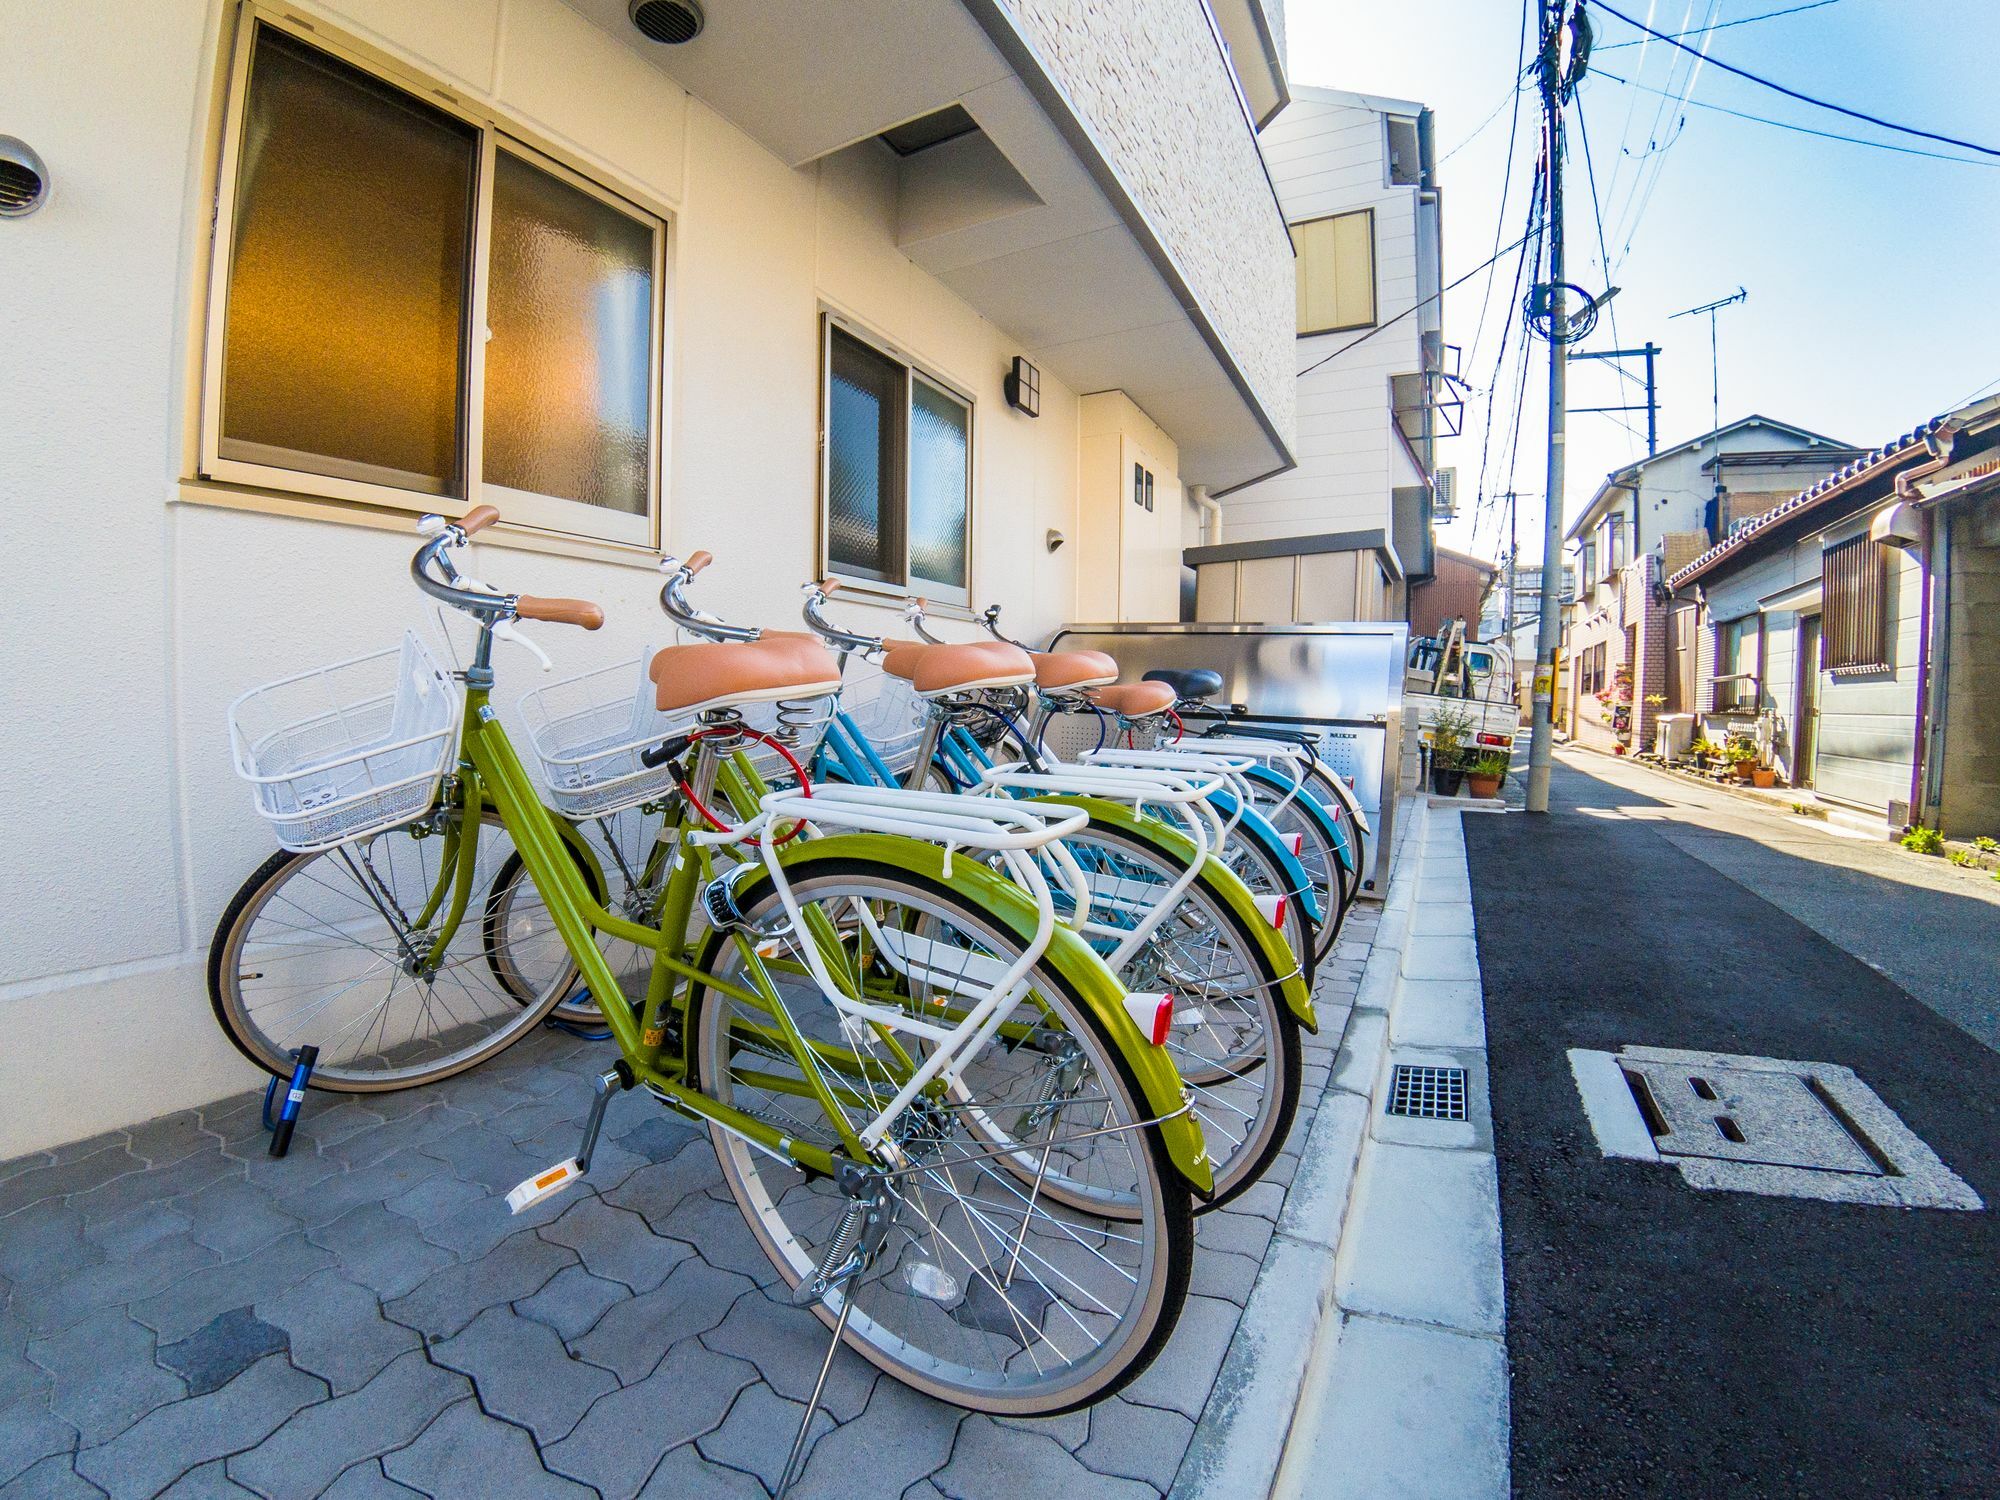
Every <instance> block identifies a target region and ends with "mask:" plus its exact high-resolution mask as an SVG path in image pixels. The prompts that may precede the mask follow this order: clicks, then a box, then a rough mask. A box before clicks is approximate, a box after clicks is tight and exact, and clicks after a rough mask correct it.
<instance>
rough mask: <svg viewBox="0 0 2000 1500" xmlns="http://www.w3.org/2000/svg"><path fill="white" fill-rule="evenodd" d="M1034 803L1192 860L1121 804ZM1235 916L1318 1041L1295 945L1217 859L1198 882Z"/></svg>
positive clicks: (1159, 828)
mask: <svg viewBox="0 0 2000 1500" xmlns="http://www.w3.org/2000/svg"><path fill="white" fill-rule="evenodd" d="M1026 800H1028V801H1030V802H1059V803H1061V804H1063V805H1064V806H1065V807H1076V808H1081V809H1082V810H1083V811H1085V812H1087V813H1089V814H1090V821H1091V822H1093V823H1102V824H1104V825H1105V826H1106V827H1108V828H1115V829H1117V830H1118V831H1119V832H1120V833H1125V834H1130V835H1131V836H1132V837H1133V838H1136V839H1138V840H1139V841H1141V842H1142V843H1147V844H1151V845H1152V846H1153V847H1154V848H1156V849H1158V850H1159V851H1160V853H1161V854H1163V855H1164V856H1166V857H1167V858H1168V859H1170V860H1173V861H1174V862H1176V863H1178V864H1182V865H1185V864H1187V863H1188V862H1189V861H1190V860H1192V859H1193V858H1194V854H1195V845H1194V840H1193V839H1191V838H1189V837H1188V836H1187V835H1186V834H1184V833H1182V832H1181V831H1180V830H1179V829H1177V828H1175V827H1174V826H1173V825H1172V824H1170V823H1165V822H1162V821H1161V820H1160V819H1158V818H1151V817H1147V816H1146V815H1145V814H1144V813H1137V812H1134V811H1133V810H1132V809H1131V808H1130V807H1127V806H1126V805H1125V804H1124V803H1122V802H1108V801H1105V800H1104V799H1102V798H1099V797H1077V796H1071V795H1069V794H1067V793H1057V794H1052V795H1048V796H1039V797H1030V798H1028V799H1026ZM1196 878H1197V879H1198V880H1200V881H1201V883H1202V884H1203V885H1204V886H1205V887H1207V888H1208V890H1209V892H1210V894H1212V895H1214V896H1215V897H1216V898H1217V899H1218V900H1220V901H1221V902H1222V903H1223V904H1224V905H1225V906H1227V907H1228V908H1229V909H1230V910H1231V911H1233V912H1235V913H1236V915H1237V916H1239V917H1241V918H1242V919H1243V925H1244V926H1245V927H1247V928H1248V929H1249V930H1250V932H1251V933H1252V935H1253V936H1254V937H1255V938H1256V941H1257V946H1258V947H1259V948H1261V949H1262V950H1263V952H1264V956H1265V958H1266V959H1267V960H1269V961H1270V964H1271V966H1272V968H1273V969H1275V970H1276V971H1277V972H1278V973H1280V974H1283V975H1285V976H1286V978H1285V980H1284V981H1283V983H1282V985H1281V987H1280V993H1282V994H1283V996H1284V999H1285V1009H1287V1010H1289V1011H1290V1012H1291V1013H1292V1014H1293V1015H1294V1016H1296V1017H1298V1022H1299V1024H1300V1025H1301V1026H1303V1027H1305V1029H1306V1030H1307V1031H1309V1032H1311V1033H1312V1034H1313V1035H1314V1036H1318V1035H1319V1016H1318V1014H1317V1013H1316V1012H1315V1011H1314V1010H1313V1003H1312V991H1311V990H1309V989H1308V988H1307V987H1306V982H1305V979H1304V977H1303V976H1302V975H1301V974H1300V972H1299V960H1298V955H1297V954H1295V953H1293V952H1292V947H1291V944H1289V943H1287V942H1286V941H1285V939H1284V936H1283V935H1282V934H1281V933H1280V932H1279V931H1278V930H1277V929H1276V928H1275V927H1273V926H1272V925H1271V924H1270V923H1269V922H1267V921H1265V920H1264V918H1263V915H1262V914H1261V913H1260V912H1259V911H1258V910H1257V903H1256V901H1255V899H1254V898H1253V897H1252V896H1251V894H1250V888H1249V887H1248V886H1246V885H1245V884H1244V883H1243V882H1242V881H1241V880H1238V879H1237V878H1236V875H1235V872H1234V871H1232V870H1231V869H1230V868H1229V867H1228V866H1227V865H1225V864H1223V863H1222V861H1221V860H1219V859H1217V858H1216V857H1215V856H1214V855H1213V854H1211V855H1208V856H1206V857H1205V858H1204V859H1203V861H1202V867H1201V874H1200V875H1198V876H1197V877H1196Z"/></svg>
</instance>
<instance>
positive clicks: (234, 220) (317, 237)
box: [201, 15, 667, 546]
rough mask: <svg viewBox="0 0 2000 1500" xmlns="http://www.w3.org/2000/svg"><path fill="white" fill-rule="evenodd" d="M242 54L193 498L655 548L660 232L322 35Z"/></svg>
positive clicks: (614, 194) (259, 25) (271, 19)
mask: <svg viewBox="0 0 2000 1500" xmlns="http://www.w3.org/2000/svg"><path fill="white" fill-rule="evenodd" d="M239 46H240V50H239V51H238V53H237V54H236V56H235V58H234V59H233V61H232V73H231V76H232V78H235V79H238V80H240V83H239V84H238V85H237V87H238V90H239V92H237V93H236V95H235V96H234V97H233V98H232V100H231V104H230V109H229V112H228V116H227V118H228V120H229V122H230V129H231V131H232V132H233V134H232V136H231V137H230V139H229V140H228V141H227V142H226V143H225V144H226V146H227V148H228V150H229V151H231V152H233V158H232V161H231V165H230V166H229V167H228V169H227V170H228V179H227V181H226V182H225V184H224V188H225V190H224V191H223V192H222V193H221V194H220V195H219V201H218V202H217V204H216V212H217V218H216V224H217V241H216V262H217V263H216V265H215V267H214V278H213V285H214V288H215V296H214V299H213V301H212V302H211V304H210V308H209V316H210V321H209V326H208V329H207V338H208V344H207V352H208V356H209V363H208V365H207V367H206V371H205V384H204V388H203V423H202V449H201V472H202V475H203V477H205V478H211V479H222V480H226V481H228V482H231V483H247V484H252V485H257V486H260V487H266V488H270V489H276V490H281V491H298V492H303V493H307V494H313V495H319V496H324V497H329V498H332V499H335V500H339V501H361V502H365V503H366V504H369V505H375V506H382V505H387V506H404V507H406V508H408V509H411V510H425V511H428V510H449V509H451V508H452V507H449V506H441V505H439V504H437V499H438V497H445V498H448V499H451V500H456V501H462V502H464V503H465V504H467V505H472V504H478V503H481V502H491V503H493V504H495V505H497V506H498V507H499V508H500V510H501V513H502V515H503V516H504V518H505V519H506V520H507V521H509V522H510V523H513V524H516V525H521V526H532V527H537V528H541V529H545V530H551V531H561V532H570V533H575V534H578V535H583V536H589V537H593V538H596V539H599V540H605V541H614V542H620V543H626V544H632V545H638V546H650V545H652V544H653V542H654V541H655V540H656V539H657V508H658V487H659V485H658V474H659V470H660V444H661V430H662V423H661V418H660V411H659V391H660V385H661V380H660V361H661V357H662V356H661V350H662V344H663V330H662V326H661V324H662V317H661V308H662V305H663V299H662V295H661V280H662V274H663V266H664V251H665V247H666V235H667V225H666V221H665V220H664V219H663V218H662V217H660V216H658V215H655V214H652V213H649V212H647V211H646V210H645V209H644V208H643V207H640V206H639V205H638V204H637V203H635V202H633V201H631V200H630V199H629V197H628V196H627V195H625V194H623V193H621V192H619V191H616V190H614V189H611V188H609V187H606V186H605V185H603V184H602V183H599V182H597V181H596V180H595V179H594V178H593V177H592V176H591V175H590V174H589V173H588V172H586V171H583V170H580V169H577V168H574V167H572V166H571V165H569V164H568V163H566V162H562V161H561V160H559V158H558V157H557V156H556V155H554V154H549V153H544V152H542V151H539V150H537V149H535V148H532V147H529V146H527V145H526V144H524V143H522V142H521V141H519V140H517V139H515V138H514V137H512V136H511V135H509V134H508V132H507V128H506V126H505V125H504V124H503V122H501V121H500V120H498V119H495V118H493V117H491V116H490V115H488V114H486V113H485V112H484V111H483V110H481V109H479V108H478V107H477V106H476V105H472V104H468V103H465V102H463V101H460V100H456V99H452V102H451V104H450V107H448V108H445V107H440V103H439V99H438V97H434V96H433V95H431V94H430V93H428V92H427V90H426V88H425V86H424V84H423V82H422V81H421V80H415V81H410V82H405V81H404V80H403V78H402V75H401V74H400V73H398V74H394V75H382V76H378V75H377V74H376V73H375V72H374V71H372V67H373V65H372V64H371V63H369V62H368V61H367V60H366V58H365V56H364V55H363V54H360V53H351V54H350V53H348V52H346V51H345V50H343V46H342V43H341V42H340V41H339V40H338V39H336V38H335V37H333V36H332V35H330V34H328V33H325V32H322V31H319V30H315V31H314V32H313V33H312V35H311V36H310V37H306V36H301V35H299V34H297V33H296V32H295V31H294V30H293V29H292V27H291V24H290V20H289V19H288V20H280V19H279V18H277V17H275V16H261V15H260V16H256V17H254V18H253V20H252V23H251V25H250V27H249V29H248V30H247V31H246V32H245V33H244V35H243V36H242V38H241V41H240V44H239ZM437 92H438V95H441V96H443V97H445V98H451V96H450V95H449V93H448V91H446V90H445V89H443V88H442V87H440V88H439V89H438V91H437Z"/></svg>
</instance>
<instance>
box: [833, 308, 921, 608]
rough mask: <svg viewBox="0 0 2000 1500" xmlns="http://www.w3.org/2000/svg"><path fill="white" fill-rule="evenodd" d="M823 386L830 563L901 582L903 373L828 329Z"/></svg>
mask: <svg viewBox="0 0 2000 1500" xmlns="http://www.w3.org/2000/svg"><path fill="white" fill-rule="evenodd" d="M831 343H832V348H831V350H830V352H829V356H828V357H829V362H830V369H829V371H828V380H827V560H828V562H829V563H830V564H831V565H832V566H833V568H834V569H835V570H836V571H837V572H841V573H848V574H851V575H853V576H855V577H859V578H872V579H877V580H879V581H881V582H884V583H901V582H903V581H904V572H903V537H902V524H901V520H902V518H901V511H902V501H903V497H902V483H901V480H902V463H901V458H902V445H903V422H902V412H903V403H904V401H905V400H906V399H907V398H906V397H905V395H904V370H903V367H902V366H901V365H899V364H897V363H896V362H895V361H894V360H892V359H890V358H889V357H888V356H886V355H884V354H880V353H878V352H877V351H875V350H873V349H871V348H869V347H868V346H867V345H866V344H864V343H862V342H861V341H860V340H859V339H856V338H851V337H849V336H848V335H847V334H845V333H843V332H841V331H840V330H839V329H838V328H836V329H834V330H833V331H832V335H831Z"/></svg>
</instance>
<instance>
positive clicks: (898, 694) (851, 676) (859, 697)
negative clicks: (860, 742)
mask: <svg viewBox="0 0 2000 1500" xmlns="http://www.w3.org/2000/svg"><path fill="white" fill-rule="evenodd" d="M840 709H841V712H842V713H844V714H846V715H847V717H848V721H849V722H850V723H851V724H853V725H854V728H855V731H856V732H857V733H858V734H860V736H861V737H862V738H863V739H864V740H866V741H867V742H868V744H869V745H870V747H871V748H873V750H874V751H875V753H876V754H877V755H879V756H881V757H882V762H883V764H884V765H886V766H888V768H889V769H890V770H891V771H893V772H895V773H896V775H897V776H898V777H899V778H900V777H901V776H902V775H903V773H904V772H906V771H908V770H909V768H910V765H911V763H912V762H914V761H915V760H916V758H917V751H918V749H919V748H921V746H922V744H923V738H924V725H925V721H926V718H927V716H928V714H929V706H928V705H927V704H926V703H925V702H924V700H923V699H921V698H919V697H918V696H917V690H916V689H915V688H913V687H912V686H910V684H909V683H907V682H905V681H904V680H903V679H902V678H900V677H892V676H890V675H889V674H888V673H887V672H885V671H883V670H882V665H881V663H880V662H871V661H868V660H865V659H864V658H862V657H861V656H859V655H855V656H851V657H849V658H848V662H847V680H846V682H845V683H844V684H843V685H842V687H841V690H840Z"/></svg>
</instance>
